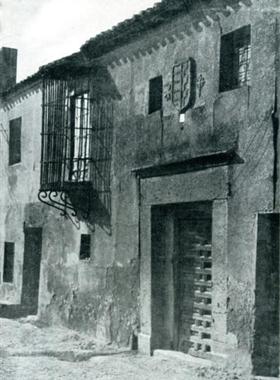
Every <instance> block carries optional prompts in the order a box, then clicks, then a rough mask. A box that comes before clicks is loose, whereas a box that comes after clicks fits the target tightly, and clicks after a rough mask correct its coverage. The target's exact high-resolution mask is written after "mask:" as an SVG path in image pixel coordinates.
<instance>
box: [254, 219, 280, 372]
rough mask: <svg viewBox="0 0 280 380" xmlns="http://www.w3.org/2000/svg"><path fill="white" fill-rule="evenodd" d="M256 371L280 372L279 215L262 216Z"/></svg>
mask: <svg viewBox="0 0 280 380" xmlns="http://www.w3.org/2000/svg"><path fill="white" fill-rule="evenodd" d="M255 302H256V312H255V336H254V347H253V368H254V374H256V375H259V376H278V375H279V214H259V215H258V236H257V261H256V301H255Z"/></svg>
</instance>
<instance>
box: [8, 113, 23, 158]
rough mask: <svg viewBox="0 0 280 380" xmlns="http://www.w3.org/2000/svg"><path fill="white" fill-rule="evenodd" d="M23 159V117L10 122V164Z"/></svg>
mask: <svg viewBox="0 0 280 380" xmlns="http://www.w3.org/2000/svg"><path fill="white" fill-rule="evenodd" d="M20 161H21V117H19V118H17V119H13V120H10V123H9V165H14V164H17V163H18V162H20Z"/></svg>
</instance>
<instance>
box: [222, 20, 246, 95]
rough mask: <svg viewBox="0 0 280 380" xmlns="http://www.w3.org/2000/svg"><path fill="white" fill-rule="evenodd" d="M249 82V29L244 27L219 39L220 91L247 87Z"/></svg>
mask: <svg viewBox="0 0 280 380" xmlns="http://www.w3.org/2000/svg"><path fill="white" fill-rule="evenodd" d="M250 81H251V27H250V25H247V26H244V27H242V28H240V29H237V30H235V31H233V32H231V33H228V34H225V35H223V36H222V38H221V54H220V91H228V90H232V89H234V88H238V87H242V86H244V85H249V84H250Z"/></svg>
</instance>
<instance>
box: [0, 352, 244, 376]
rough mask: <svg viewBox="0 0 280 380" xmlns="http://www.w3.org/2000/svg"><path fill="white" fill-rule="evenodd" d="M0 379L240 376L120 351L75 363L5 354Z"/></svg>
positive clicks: (0, 365) (0, 369) (0, 362)
mask: <svg viewBox="0 0 280 380" xmlns="http://www.w3.org/2000/svg"><path fill="white" fill-rule="evenodd" d="M0 379H1V380H2V379H5V380H6V379H7V380H47V379H50V380H56V379H65V380H66V379H71V380H76V379H88V380H95V379H101V380H203V379H204V380H238V379H240V377H239V376H237V375H234V374H227V373H226V372H221V371H219V370H217V369H213V368H208V369H204V368H202V367H192V366H189V365H187V364H186V362H183V361H180V360H177V359H174V358H173V359H171V360H168V359H163V358H156V357H155V358H149V357H144V356H140V355H136V354H121V355H116V356H114V355H113V356H103V357H102V356H101V357H93V358H91V359H89V360H88V361H84V362H74V363H73V362H67V361H61V360H58V359H56V358H49V357H35V358H33V357H29V358H18V357H12V358H11V357H8V358H6V359H0ZM243 379H244V380H245V378H243ZM243 379H242V380H243ZM246 380H247V379H246Z"/></svg>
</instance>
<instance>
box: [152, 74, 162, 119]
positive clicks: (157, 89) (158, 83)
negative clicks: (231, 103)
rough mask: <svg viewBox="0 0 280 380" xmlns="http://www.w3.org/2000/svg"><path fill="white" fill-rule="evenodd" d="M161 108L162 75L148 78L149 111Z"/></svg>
mask: <svg viewBox="0 0 280 380" xmlns="http://www.w3.org/2000/svg"><path fill="white" fill-rule="evenodd" d="M161 108H162V76H161V75H160V76H158V77H155V78H153V79H150V82H149V113H153V112H155V111H158V110H161Z"/></svg>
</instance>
